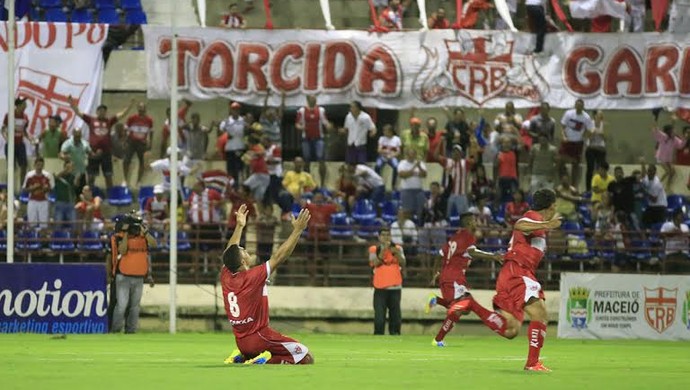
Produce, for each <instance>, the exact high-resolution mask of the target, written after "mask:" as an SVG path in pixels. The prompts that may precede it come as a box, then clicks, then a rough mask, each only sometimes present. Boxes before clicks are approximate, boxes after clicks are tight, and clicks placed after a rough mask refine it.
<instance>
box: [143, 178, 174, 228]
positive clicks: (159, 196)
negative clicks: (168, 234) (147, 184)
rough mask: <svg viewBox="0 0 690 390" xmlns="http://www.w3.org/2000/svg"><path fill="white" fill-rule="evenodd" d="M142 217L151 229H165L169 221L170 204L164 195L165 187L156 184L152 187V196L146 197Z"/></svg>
mask: <svg viewBox="0 0 690 390" xmlns="http://www.w3.org/2000/svg"><path fill="white" fill-rule="evenodd" d="M144 217H145V218H146V221H147V223H148V225H149V226H150V227H151V229H152V230H157V231H167V230H168V224H169V223H170V204H169V203H168V198H167V197H166V196H165V188H163V186H162V185H160V184H157V185H155V186H154V187H153V196H152V197H150V198H148V199H146V203H145V205H144Z"/></svg>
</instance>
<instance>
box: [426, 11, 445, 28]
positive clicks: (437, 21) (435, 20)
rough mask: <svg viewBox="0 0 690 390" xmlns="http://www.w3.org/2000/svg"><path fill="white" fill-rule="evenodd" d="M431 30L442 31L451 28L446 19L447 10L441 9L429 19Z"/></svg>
mask: <svg viewBox="0 0 690 390" xmlns="http://www.w3.org/2000/svg"><path fill="white" fill-rule="evenodd" d="M429 28H430V29H432V30H442V29H446V28H450V22H449V21H448V19H446V10H445V9H443V8H439V9H438V11H436V12H434V13H432V14H431V17H430V18H429Z"/></svg>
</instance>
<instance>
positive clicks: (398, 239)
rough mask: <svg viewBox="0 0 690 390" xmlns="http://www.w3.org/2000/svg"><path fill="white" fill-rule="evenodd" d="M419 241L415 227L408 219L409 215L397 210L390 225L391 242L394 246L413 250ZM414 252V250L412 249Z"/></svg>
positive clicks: (402, 210) (401, 209) (403, 210)
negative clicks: (404, 246) (403, 246)
mask: <svg viewBox="0 0 690 390" xmlns="http://www.w3.org/2000/svg"><path fill="white" fill-rule="evenodd" d="M418 239H419V235H418V232H417V225H416V224H415V223H414V221H413V220H411V219H410V214H409V213H408V212H407V211H405V209H403V208H399V209H398V215H397V219H396V220H395V221H393V223H391V240H392V241H393V244H396V245H403V244H404V245H406V246H408V248H415V247H416V245H417V242H418ZM413 251H414V252H416V250H414V249H413Z"/></svg>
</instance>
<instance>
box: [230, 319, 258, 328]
mask: <svg viewBox="0 0 690 390" xmlns="http://www.w3.org/2000/svg"><path fill="white" fill-rule="evenodd" d="M229 321H230V325H232V326H237V325H247V324H248V323H250V322H254V318H252V317H247V318H244V319H241V320H239V321H235V320H229Z"/></svg>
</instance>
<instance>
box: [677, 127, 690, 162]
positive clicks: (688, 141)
mask: <svg viewBox="0 0 690 390" xmlns="http://www.w3.org/2000/svg"><path fill="white" fill-rule="evenodd" d="M676 164H678V165H683V166H690V126H685V127H684V128H683V146H682V147H681V148H680V149H679V150H678V152H677V153H676Z"/></svg>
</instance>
